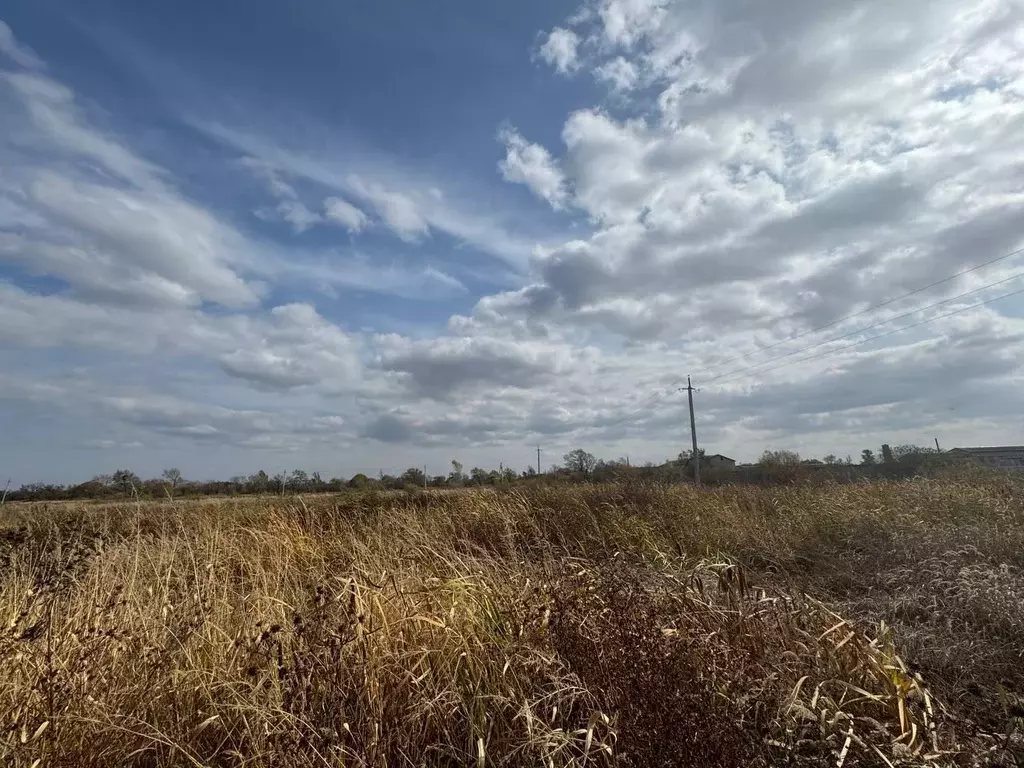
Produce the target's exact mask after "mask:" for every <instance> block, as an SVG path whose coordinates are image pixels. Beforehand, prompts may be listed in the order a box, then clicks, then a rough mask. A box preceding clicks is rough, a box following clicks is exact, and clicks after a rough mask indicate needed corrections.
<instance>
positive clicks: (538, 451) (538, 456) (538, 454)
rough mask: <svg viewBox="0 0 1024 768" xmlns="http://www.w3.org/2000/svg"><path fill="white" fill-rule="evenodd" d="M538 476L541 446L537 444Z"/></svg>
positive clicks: (538, 473) (538, 474) (538, 472)
mask: <svg viewBox="0 0 1024 768" xmlns="http://www.w3.org/2000/svg"><path fill="white" fill-rule="evenodd" d="M537 476H538V477H539V476H540V446H539V445H538V446H537Z"/></svg>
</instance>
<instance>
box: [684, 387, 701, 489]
mask: <svg viewBox="0 0 1024 768" xmlns="http://www.w3.org/2000/svg"><path fill="white" fill-rule="evenodd" d="M686 394H687V395H688V396H689V398H690V439H691V440H692V441H693V453H692V454H690V461H692V462H693V482H694V483H696V484H697V485H700V454H699V453H698V452H697V422H696V420H695V419H694V418H693V384H691V383H690V377H689V376H687V377H686Z"/></svg>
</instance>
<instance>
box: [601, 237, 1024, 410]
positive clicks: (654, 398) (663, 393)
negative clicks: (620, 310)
mask: <svg viewBox="0 0 1024 768" xmlns="http://www.w3.org/2000/svg"><path fill="white" fill-rule="evenodd" d="M1022 253H1024V248H1018V249H1017V250H1015V251H1010V252H1009V253H1005V254H1003V255H1002V256H997V257H995V258H994V259H989V260H988V261H983V262H982V263H981V264H976V265H975V266H973V267H968V268H967V269H962V270H960V271H959V272H956V273H955V274H952V275H949V276H948V277H944V278H942V279H941V280H936V281H934V282H932V283H929V284H928V285H924V286H921V287H920V288H915V289H914V290H912V291H909V292H907V293H904V294H902V295H900V296H896V297H894V298H892V299H888V300H886V301H883V302H881V303H879V304H873V305H871V306H869V307H866V308H864V309H861V310H858V311H857V312H853V313H851V314H849V315H845V316H844V317H841V318H839V319H837V320H832V321H830V322H828V323H825V324H824V325H819V326H817V327H816V328H811V329H810V330H807V331H802V332H800V333H798V334H795V335H793V336H788V337H787V338H784V339H780V340H779V341H776V342H773V343H771V344H769V345H768V346H766V347H761V348H760V349H757V350H755V351H753V352H749V353H747V354H744V355H739V356H737V357H733V358H730V359H729V360H726V361H725V362H721V363H716V364H715V365H714V366H712V367H716V368H717V367H720V366H723V365H728V364H729V363H734V362H737V361H739V360H745V359H746V358H748V357H751V356H752V355H756V354H760V353H761V352H765V351H767V350H770V349H774V348H776V347H778V346H781V345H782V344H786V343H788V342H790V341H796V340H797V339H802V338H805V337H806V336H810V335H811V334H813V333H818V332H819V331H823V330H825V329H826V328H831V327H833V326H835V325H839V324H840V323H845V322H846V321H847V320H852V319H853V318H855V317H860V316H862V315H865V314H867V313H869V312H873V311H875V310H876V309H882V308H883V307H887V306H889V305H890V304H894V303H896V302H898V301H902V300H903V299H908V298H910V297H911V296H916V295H918V294H920V293H924V292H925V291H927V290H930V289H932V288H935V287H937V286H939V285H944V284H945V283H948V282H950V281H952V280H956V279H957V278H958V277H963V276H964V275H968V274H970V273H972V272H977V271H978V270H979V269H984V268H985V267H988V266H991V265H992V264H997V263H998V262H1000V261H1005V260H1007V259H1010V258H1013V257H1014V256H1018V255H1020V254H1022ZM1021 274H1024V273H1018V274H1017V275H1014V276H1013V277H1010V278H1007V279H1006V280H1000V281H998V282H995V283H991V284H989V285H987V286H983V287H982V288H977V289H975V290H973V291H967V292H965V293H962V294H960V295H958V296H954V297H952V298H950V299H944V300H943V301H940V302H936V303H934V304H930V305H928V306H926V307H921V308H919V309H915V310H912V311H910V312H907V313H904V314H903V315H898V316H896V317H893V318H889V319H888V320H885V321H881V322H879V323H875V324H873V325H870V326H867V327H865V328H860V329H857V330H855V331H851V332H850V333H848V334H843V335H841V336H837V337H834V338H832V339H829V340H826V341H823V342H821V343H820V344H815V345H811V346H809V347H803V348H801V349H798V350H796V351H795V352H792V353H789V354H787V355H783V356H782V357H776V358H771V359H768V360H763V361H761V362H760V363H755V364H754V365H751V366H748V367H747V368H741V369H739V370H738V371H732V372H730V373H726V374H721V375H719V376H717V377H715V378H713V379H711V382H715V381H718V380H719V379H721V378H723V377H726V376H730V377H731V376H734V375H735V374H737V373H740V372H743V371H747V370H750V368H756V367H759V366H761V365H767V364H769V363H772V362H774V361H775V360H781V359H784V358H786V357H790V356H792V355H793V354H799V353H800V352H806V351H807V350H808V349H814V348H815V347H818V346H821V345H822V344H828V343H830V342H831V341H836V340H838V339H841V338H845V337H846V336H850V335H854V334H857V333H863V332H864V331H867V330H870V329H872V328H876V327H878V326H879V325H882V324H884V323H889V322H893V321H894V320H899V319H901V318H903V317H907V316H909V315H913V314H916V313H917V312H923V311H925V310H927V309H930V308H931V307H935V306H938V305H940V304H944V303H948V302H949V301H954V300H956V299H958V298H962V297H963V296H967V295H970V294H971V293H976V292H978V291H982V290H985V289H986V288H991V287H993V286H996V285H1000V284H1002V283H1005V282H1008V281H1010V280H1013V279H1015V278H1016V277H1020V276H1021ZM1012 295H1014V294H1012V293H1011V294H1006V296H1012ZM1006 296H1002V297H999V298H996V299H993V301H998V300H999V299H1000V298H1006ZM982 303H986V302H982ZM974 306H982V304H977V305H974ZM958 311H960V310H958ZM954 314H955V313H954ZM946 316H947V315H943V316H942V317H946ZM789 317H793V315H790V316H789ZM782 319H788V318H782ZM934 319H936V320H937V319H940V318H934ZM907 327H908V328H912V327H915V326H907ZM884 335H889V334H881V335H880V336H876V337H873V338H881V336H884ZM794 362H799V361H794ZM780 367H781V366H780ZM707 370H708V369H707V368H704V369H701V370H700V371H698V373H702V372H704V371H707ZM771 370H774V369H771ZM684 378H685V377H679V378H678V379H676V380H674V381H673V382H671V384H669V385H668V386H667V387H665V388H664V389H663V390H660V391H655V392H654V393H653V394H652V395H651V396H649V397H648V398H647V399H646V400H644V401H643V402H642V403H641V404H640V405H638V406H636V407H635V408H633V409H632V410H631V411H629V412H628V413H626V414H625V415H623V416H620V417H618V418H616V419H613V420H612V421H610V422H607V423H605V424H602V425H601V426H602V427H605V428H607V427H614V426H617V425H618V424H620V423H621V422H623V421H626V420H627V419H630V418H632V417H633V416H635V415H637V414H638V413H640V412H641V411H644V410H646V409H647V408H649V407H651V406H652V405H654V404H655V403H656V402H658V401H659V400H662V399H664V398H665V397H667V396H668V395H669V394H671V393H672V392H674V391H675V390H676V388H677V387H678V386H679V384H680V383H681V382H682V381H683V379H684ZM709 384H710V382H709ZM716 386H717V385H716Z"/></svg>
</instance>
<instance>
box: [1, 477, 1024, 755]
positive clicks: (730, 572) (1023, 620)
mask: <svg viewBox="0 0 1024 768" xmlns="http://www.w3.org/2000/svg"><path fill="white" fill-rule="evenodd" d="M1018 482H1019V481H1014V480H1012V479H1009V478H1007V477H1005V476H998V475H992V476H981V475H977V476H972V477H970V478H964V477H961V478H954V477H947V478H946V479H932V480H914V481H904V482H888V483H886V482H877V483H863V484H850V485H834V486H823V487H811V486H795V487H777V488H757V487H723V488H718V489H696V488H693V487H691V486H673V487H667V486H628V485H623V486H597V485H592V486H585V485H583V486H565V487H543V486H538V487H533V488H520V489H516V488H510V489H508V490H459V491H437V492H434V491H431V492H419V493H401V492H399V493H375V492H370V493H356V492H350V493H344V494H339V495H318V496H306V497H287V496H285V497H249V498H242V499H219V500H206V501H188V502H186V501H165V502H139V503H131V502H121V503H115V504H111V503H103V504H89V503H72V504H62V503H55V504H51V505H49V506H47V505H31V504H8V505H6V506H4V507H3V508H2V509H0V567H2V570H0V762H2V763H3V764H4V765H11V766H24V767H25V768H29V766H37V765H38V766H68V767H69V768H70V767H71V766H76V767H77V766H81V767H82V768H89V767H97V768H98V767H99V766H114V765H124V766H170V765H174V766H179V765H180V766H197V767H198V766H463V765H470V766H478V767H479V768H483V766H502V765H509V766H520V765H522V766H534V765H539V766H570V765H571V766H582V765H622V766H644V767H646V766H757V765H764V766H768V765H787V764H788V765H833V766H842V765H845V766H854V765H878V766H903V765H965V766H966V765H1019V764H1021V762H1022V761H1024V740H1022V737H1021V733H1020V730H1021V729H1020V728H1018V723H1019V722H1020V718H1021V717H1022V716H1024V705H1022V701H1024V699H1021V698H1019V696H1024V659H1022V658H1021V656H1022V654H1024V571H1022V570H1021V568H1022V566H1024V501H1022V500H1024V495H1022V493H1024V489H1022V486H1021V485H1019V484H1015V483H1018Z"/></svg>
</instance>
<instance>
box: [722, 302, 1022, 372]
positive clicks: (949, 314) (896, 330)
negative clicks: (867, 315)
mask: <svg viewBox="0 0 1024 768" xmlns="http://www.w3.org/2000/svg"><path fill="white" fill-rule="evenodd" d="M993 285H998V283H993ZM1022 293H1024V288H1018V289H1017V290H1016V291H1010V292H1009V293H1004V294H1003V295H1002V296H995V297H993V298H991V299H986V300H985V301H979V302H977V303H976V304H971V305H969V306H966V307H960V308H959V309H954V310H953V311H952V312H946V313H944V314H941V315H936V316H935V317H929V318H928V319H926V320H921V321H920V322H917V323H911V324H910V325H905V326H903V327H902V328H894V329H893V330H891V331H886V332H885V333H879V334H876V335H874V336H869V337H868V338H866V339H860V340H858V341H855V342H852V343H850V344H844V345H843V346H841V347H839V348H837V349H827V350H825V351H824V352H819V353H818V354H816V355H811V356H809V357H802V358H800V359H799V360H791V361H790V362H788V363H782V364H781V365H776V366H774V367H772V368H766V369H764V370H763V371H755V372H754V373H748V374H744V375H742V376H737V377H735V378H730V379H726V380H725V381H720V382H718V383H717V384H710V383H709V384H707V385H706V386H715V387H720V386H722V385H724V384H729V383H731V382H733V381H740V380H741V379H746V378H749V377H751V376H753V375H755V374H761V373H768V372H770V371H776V370H778V369H779V368H785V367H786V366H789V365H798V364H800V363H806V362H809V361H811V360H817V359H819V358H822V357H827V356H828V355H832V354H835V353H836V352H842V351H844V350H847V349H852V348H853V347H859V346H860V345H861V344H867V343H868V342H869V341H875V340H876V339H882V338H885V337H886V336H892V335H894V334H897V333H902V332H903V331H909V330H910V329H911V328H919V327H920V326H922V325H927V324H928V323H934V322H935V321H936V320H942V319H944V318H947V317H952V316H953V315H959V314H960V313H961V312H967V311H968V310H971V309H977V308H978V307H983V306H985V305H986V304H992V303H993V302H996V301H1002V300H1003V299H1008V298H1010V297H1011V296H1017V295H1019V294H1022ZM779 359H781V358H779Z"/></svg>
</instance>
